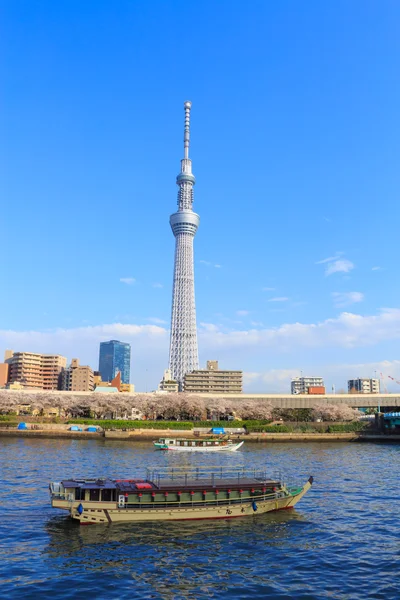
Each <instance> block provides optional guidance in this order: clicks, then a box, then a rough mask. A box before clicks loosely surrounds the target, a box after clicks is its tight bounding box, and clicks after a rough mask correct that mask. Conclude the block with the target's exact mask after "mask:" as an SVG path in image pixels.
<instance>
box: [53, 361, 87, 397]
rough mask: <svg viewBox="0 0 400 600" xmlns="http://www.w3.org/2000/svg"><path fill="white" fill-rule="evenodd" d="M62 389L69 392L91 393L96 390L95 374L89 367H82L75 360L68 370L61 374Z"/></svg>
mask: <svg viewBox="0 0 400 600" xmlns="http://www.w3.org/2000/svg"><path fill="white" fill-rule="evenodd" d="M61 381H62V383H61V389H62V390H66V391H68V392H90V391H93V390H94V373H93V370H92V369H91V368H90V367H88V366H81V365H80V364H79V359H77V358H73V359H72V360H71V364H70V366H69V367H68V369H65V370H64V371H63V373H62V374H61Z"/></svg>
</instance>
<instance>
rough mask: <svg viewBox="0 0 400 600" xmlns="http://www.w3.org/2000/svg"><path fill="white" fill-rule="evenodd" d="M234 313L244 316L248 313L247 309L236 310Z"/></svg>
mask: <svg viewBox="0 0 400 600" xmlns="http://www.w3.org/2000/svg"><path fill="white" fill-rule="evenodd" d="M236 314H237V316H238V317H246V316H247V315H249V314H250V311H249V310H237V311H236Z"/></svg>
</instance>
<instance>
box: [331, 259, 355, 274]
mask: <svg viewBox="0 0 400 600" xmlns="http://www.w3.org/2000/svg"><path fill="white" fill-rule="evenodd" d="M353 269H354V263H352V262H351V261H350V260H347V258H343V259H340V260H335V261H333V262H330V263H329V264H328V265H327V267H326V269H325V276H328V275H333V273H349V271H352V270H353Z"/></svg>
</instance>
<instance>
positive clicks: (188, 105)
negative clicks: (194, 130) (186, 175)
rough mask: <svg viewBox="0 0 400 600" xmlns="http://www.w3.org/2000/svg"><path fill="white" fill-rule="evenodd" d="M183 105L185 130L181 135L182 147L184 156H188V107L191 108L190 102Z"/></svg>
mask: <svg viewBox="0 0 400 600" xmlns="http://www.w3.org/2000/svg"><path fill="white" fill-rule="evenodd" d="M184 107H185V132H184V135H183V149H184V157H185V158H186V159H187V158H189V142H190V109H191V108H192V103H191V102H189V101H187V102H185V103H184Z"/></svg>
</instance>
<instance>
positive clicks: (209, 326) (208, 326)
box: [200, 323, 219, 333]
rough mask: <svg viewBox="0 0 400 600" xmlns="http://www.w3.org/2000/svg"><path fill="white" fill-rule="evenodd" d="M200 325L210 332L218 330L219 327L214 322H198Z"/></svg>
mask: <svg viewBox="0 0 400 600" xmlns="http://www.w3.org/2000/svg"><path fill="white" fill-rule="evenodd" d="M200 327H201V328H202V329H203V330H204V331H207V332H210V333H214V332H217V331H219V327H218V325H215V324H214V323H200Z"/></svg>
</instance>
